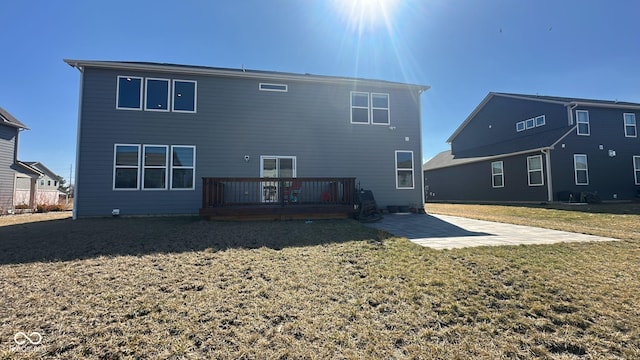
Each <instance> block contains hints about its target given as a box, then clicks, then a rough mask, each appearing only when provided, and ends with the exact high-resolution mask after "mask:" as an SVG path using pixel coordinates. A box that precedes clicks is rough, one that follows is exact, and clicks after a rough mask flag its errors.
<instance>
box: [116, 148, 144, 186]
mask: <svg viewBox="0 0 640 360" xmlns="http://www.w3.org/2000/svg"><path fill="white" fill-rule="evenodd" d="M113 157H114V161H113V163H114V170H113V189H114V190H137V189H138V188H139V187H140V181H139V178H138V174H139V170H140V145H130V144H116V145H114V154H113Z"/></svg>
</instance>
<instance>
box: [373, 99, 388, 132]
mask: <svg viewBox="0 0 640 360" xmlns="http://www.w3.org/2000/svg"><path fill="white" fill-rule="evenodd" d="M371 123H372V124H376V125H389V94H375V93H372V94H371Z"/></svg>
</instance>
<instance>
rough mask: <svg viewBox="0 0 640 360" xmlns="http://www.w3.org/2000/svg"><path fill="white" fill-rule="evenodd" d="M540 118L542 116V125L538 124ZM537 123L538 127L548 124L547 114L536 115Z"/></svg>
mask: <svg viewBox="0 0 640 360" xmlns="http://www.w3.org/2000/svg"><path fill="white" fill-rule="evenodd" d="M540 118H542V122H541V124H540V125H538V119H540ZM535 123H536V127H539V126H544V125H546V123H547V119H546V118H545V116H544V115H540V116H536V117H535Z"/></svg>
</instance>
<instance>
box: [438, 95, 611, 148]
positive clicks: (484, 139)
mask: <svg viewBox="0 0 640 360" xmlns="http://www.w3.org/2000/svg"><path fill="white" fill-rule="evenodd" d="M539 115H544V116H545V125H543V126H540V127H534V128H532V129H527V130H524V131H520V132H518V131H516V123H517V122H519V121H523V120H527V119H531V118H535V117H536V116H539ZM621 121H622V120H621ZM563 129H566V130H569V127H568V118H567V109H566V108H565V107H564V106H563V105H562V104H554V103H544V102H539V101H530V100H521V99H514V98H508V97H502V96H494V97H493V98H491V100H490V101H489V102H488V103H487V104H486V105H485V106H484V107H483V108H482V109H481V110H480V111H479V112H478V113H477V114H476V116H475V117H474V118H473V120H472V121H471V122H469V124H467V126H465V128H464V129H462V131H460V133H459V134H458V135H457V136H456V137H455V139H454V140H453V141H452V142H451V152H452V153H453V154H454V155H455V156H456V157H479V156H493V155H499V154H506V153H513V152H518V151H523V150H528V149H531V148H537V147H543V146H547V145H551V144H552V143H553V141H554V140H555V139H557V138H559V137H560V135H558V132H562V130H563ZM547 135H549V136H547ZM554 137H555V139H553V138H554ZM541 142H542V143H541Z"/></svg>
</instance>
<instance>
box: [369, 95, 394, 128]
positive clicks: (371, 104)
mask: <svg viewBox="0 0 640 360" xmlns="http://www.w3.org/2000/svg"><path fill="white" fill-rule="evenodd" d="M374 95H384V96H386V97H387V107H386V108H381V107H374V106H373V96H374ZM390 103H391V99H390V97H389V94H387V93H371V95H370V97H369V106H370V107H371V116H370V119H371V120H370V121H371V125H385V126H389V125H390V124H391V104H390ZM373 110H386V111H387V122H386V123H374V122H373Z"/></svg>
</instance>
